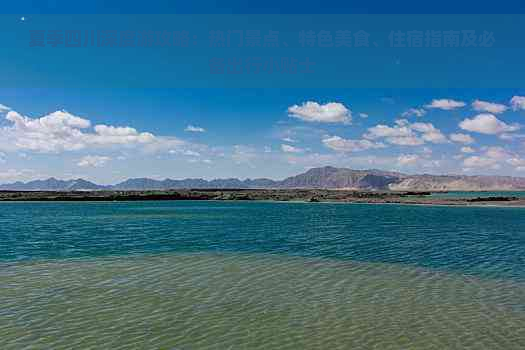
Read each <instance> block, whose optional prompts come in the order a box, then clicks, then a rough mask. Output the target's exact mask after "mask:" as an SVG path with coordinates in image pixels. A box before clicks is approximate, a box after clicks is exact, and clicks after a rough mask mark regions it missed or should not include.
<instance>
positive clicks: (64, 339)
mask: <svg viewBox="0 0 525 350" xmlns="http://www.w3.org/2000/svg"><path fill="white" fill-rule="evenodd" d="M524 214H525V209H524V208H496V207H490V208H473V207H442V206H435V207H430V206H428V207H427V206H400V205H357V204H328V203H267V202H191V201H188V202H115V203H0V300H1V301H2V307H1V308H0V344H2V346H1V348H2V349H108V348H111V349H371V348H377V349H499V348H501V349H523V348H525V332H524V331H523V330H524V329H525V216H524Z"/></svg>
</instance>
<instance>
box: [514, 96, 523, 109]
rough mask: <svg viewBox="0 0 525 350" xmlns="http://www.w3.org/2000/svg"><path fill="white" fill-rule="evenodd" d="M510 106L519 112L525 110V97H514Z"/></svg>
mask: <svg viewBox="0 0 525 350" xmlns="http://www.w3.org/2000/svg"><path fill="white" fill-rule="evenodd" d="M510 105H511V106H512V109H513V110H515V111H517V110H520V109H525V96H514V97H512V98H511V100H510Z"/></svg>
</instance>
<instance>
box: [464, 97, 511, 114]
mask: <svg viewBox="0 0 525 350" xmlns="http://www.w3.org/2000/svg"><path fill="white" fill-rule="evenodd" d="M472 108H474V110H476V111H478V112H489V113H493V114H500V113H503V112H505V111H506V110H507V109H508V107H507V106H505V105H502V104H499V103H492V102H486V101H480V100H476V101H474V102H472Z"/></svg>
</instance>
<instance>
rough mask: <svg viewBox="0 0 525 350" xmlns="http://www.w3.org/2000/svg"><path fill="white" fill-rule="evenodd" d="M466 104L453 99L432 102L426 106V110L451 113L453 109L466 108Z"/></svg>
mask: <svg viewBox="0 0 525 350" xmlns="http://www.w3.org/2000/svg"><path fill="white" fill-rule="evenodd" d="M465 105H466V104H465V102H461V101H456V100H451V99H439V100H432V102H431V103H429V104H427V105H425V107H426V108H437V109H443V110H445V111H450V110H452V109H456V108H461V107H465Z"/></svg>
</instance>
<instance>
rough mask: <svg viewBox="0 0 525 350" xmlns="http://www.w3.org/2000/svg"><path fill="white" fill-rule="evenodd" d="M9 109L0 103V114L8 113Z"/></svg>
mask: <svg viewBox="0 0 525 350" xmlns="http://www.w3.org/2000/svg"><path fill="white" fill-rule="evenodd" d="M10 110H11V108H9V107H7V106H6V105H3V104H1V103H0V113H5V112H7V111H10Z"/></svg>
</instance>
